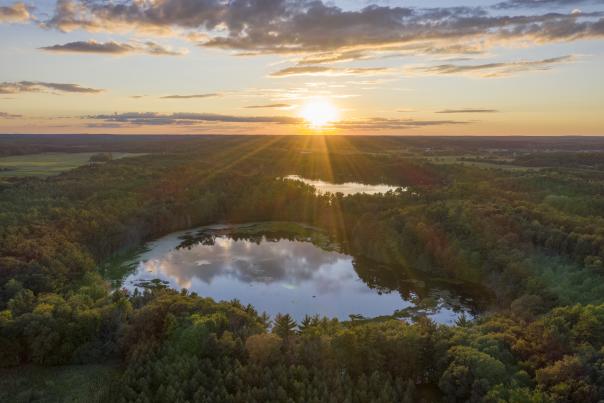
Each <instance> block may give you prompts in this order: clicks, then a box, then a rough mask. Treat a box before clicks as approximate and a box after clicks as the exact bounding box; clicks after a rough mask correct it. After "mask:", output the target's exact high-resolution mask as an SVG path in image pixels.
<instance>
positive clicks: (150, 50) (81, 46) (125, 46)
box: [40, 40, 187, 56]
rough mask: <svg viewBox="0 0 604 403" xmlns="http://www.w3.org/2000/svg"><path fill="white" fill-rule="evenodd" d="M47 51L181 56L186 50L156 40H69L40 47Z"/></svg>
mask: <svg viewBox="0 0 604 403" xmlns="http://www.w3.org/2000/svg"><path fill="white" fill-rule="evenodd" d="M40 49H41V50H45V51H47V52H56V53H92V54H108V55H124V54H128V53H145V54H148V55H153V56H181V55H184V54H186V53H187V52H186V50H182V49H181V50H172V49H170V48H167V47H165V46H162V45H160V44H158V43H156V42H151V41H147V42H143V43H136V42H132V43H120V42H114V41H110V42H97V41H94V40H90V41H77V42H69V43H66V44H64V45H53V46H45V47H42V48H40Z"/></svg>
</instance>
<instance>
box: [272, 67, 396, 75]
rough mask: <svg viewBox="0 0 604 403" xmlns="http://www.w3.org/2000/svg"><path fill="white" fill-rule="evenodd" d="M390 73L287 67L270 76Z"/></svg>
mask: <svg viewBox="0 0 604 403" xmlns="http://www.w3.org/2000/svg"><path fill="white" fill-rule="evenodd" d="M388 71H390V70H389V69H387V68H385V67H362V68H351V67H346V68H336V67H327V66H293V67H287V68H284V69H281V70H278V71H275V72H273V73H271V74H270V76H271V77H290V76H332V77H333V76H355V75H367V74H370V75H375V74H380V73H385V72H388Z"/></svg>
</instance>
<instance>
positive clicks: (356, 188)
mask: <svg viewBox="0 0 604 403" xmlns="http://www.w3.org/2000/svg"><path fill="white" fill-rule="evenodd" d="M283 179H287V180H296V181H300V182H304V183H306V184H307V185H310V186H313V187H314V188H315V189H317V193H323V194H324V193H334V194H335V193H342V194H343V195H344V196H348V195H352V194H357V193H366V194H378V193H386V192H388V191H393V192H394V191H396V190H397V189H401V190H403V191H405V190H406V188H404V187H400V186H399V187H397V186H390V185H383V184H380V185H368V184H366V183H359V182H345V183H331V182H326V181H322V180H313V179H306V178H303V177H301V176H298V175H287V176H285V177H283Z"/></svg>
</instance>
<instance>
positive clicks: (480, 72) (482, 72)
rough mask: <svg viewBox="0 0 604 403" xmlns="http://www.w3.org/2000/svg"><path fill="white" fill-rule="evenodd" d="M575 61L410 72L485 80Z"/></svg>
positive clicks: (447, 66) (569, 57)
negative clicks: (472, 77)
mask: <svg viewBox="0 0 604 403" xmlns="http://www.w3.org/2000/svg"><path fill="white" fill-rule="evenodd" d="M574 59H575V57H574V56H572V55H567V56H560V57H553V58H549V59H543V60H522V61H516V62H501V63H485V64H440V65H437V66H422V67H415V68H412V69H410V71H412V72H416V73H420V74H427V75H440V74H442V75H453V74H461V75H470V76H476V77H483V78H497V77H506V76H510V75H514V74H518V73H522V72H527V71H544V70H550V69H552V68H553V67H554V66H555V65H557V64H562V63H570V62H572V61H573V60H574Z"/></svg>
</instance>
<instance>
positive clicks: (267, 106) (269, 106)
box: [245, 104, 291, 109]
mask: <svg viewBox="0 0 604 403" xmlns="http://www.w3.org/2000/svg"><path fill="white" fill-rule="evenodd" d="M290 106H291V105H289V104H265V105H249V106H246V107H245V108H247V109H265V108H289V107H290Z"/></svg>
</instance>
